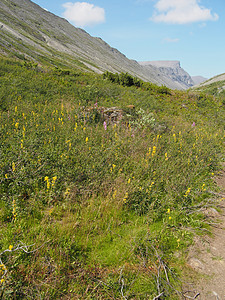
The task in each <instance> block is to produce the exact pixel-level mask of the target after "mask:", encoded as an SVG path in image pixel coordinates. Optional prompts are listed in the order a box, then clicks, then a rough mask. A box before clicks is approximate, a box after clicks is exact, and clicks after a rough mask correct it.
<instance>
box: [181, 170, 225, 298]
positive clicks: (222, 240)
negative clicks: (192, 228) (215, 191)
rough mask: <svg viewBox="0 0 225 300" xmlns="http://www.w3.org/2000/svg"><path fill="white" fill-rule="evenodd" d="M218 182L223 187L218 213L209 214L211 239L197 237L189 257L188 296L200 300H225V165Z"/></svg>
mask: <svg viewBox="0 0 225 300" xmlns="http://www.w3.org/2000/svg"><path fill="white" fill-rule="evenodd" d="M215 181H216V183H217V184H218V185H219V187H220V188H221V192H220V193H219V199H218V200H217V202H216V204H217V207H218V208H219V212H218V211H217V210H216V209H214V208H209V209H207V211H206V214H207V216H208V217H209V218H210V220H211V222H212V226H213V228H212V236H204V238H203V237H196V238H195V241H194V244H193V246H192V247H191V248H190V251H189V254H188V266H189V268H190V270H191V272H190V274H192V275H190V276H191V277H192V278H191V281H192V284H191V285H190V286H189V288H190V290H191V291H192V292H191V293H190V294H189V295H190V296H191V297H192V299H197V300H214V299H215V300H225V166H224V171H223V172H221V175H220V176H217V178H215ZM217 207H216V208H217ZM192 271H193V272H192ZM193 274H194V275H195V276H194V277H193ZM193 278H195V281H196V282H193ZM187 299H188V298H187Z"/></svg>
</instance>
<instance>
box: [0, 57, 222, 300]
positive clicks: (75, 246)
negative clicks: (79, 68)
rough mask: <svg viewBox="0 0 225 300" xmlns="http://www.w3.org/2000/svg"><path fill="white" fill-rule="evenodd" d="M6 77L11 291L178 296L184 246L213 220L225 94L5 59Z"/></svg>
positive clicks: (7, 293)
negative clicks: (111, 112)
mask: <svg viewBox="0 0 225 300" xmlns="http://www.w3.org/2000/svg"><path fill="white" fill-rule="evenodd" d="M1 82H2V84H1V90H0V93H1V113H0V121H1V127H0V128H1V131H0V134H1V150H0V151H1V153H0V154H1V155H0V166H1V168H0V181H1V186H0V195H1V199H0V203H1V213H0V220H1V241H0V249H1V250H0V252H1V257H0V258H1V260H2V264H1V269H0V270H1V272H2V273H1V274H2V278H1V287H2V297H3V298H7V299H27V298H31V299H36V298H38V297H39V298H41V299H61V298H62V299H120V298H124V299H125V298H126V299H147V298H154V297H155V296H157V295H158V294H160V293H163V296H164V297H165V298H166V297H167V298H168V297H170V298H169V299H178V298H179V297H180V295H181V294H179V293H181V292H182V289H181V286H180V284H179V281H178V280H177V276H179V274H180V272H181V268H182V266H183V265H184V262H183V256H182V255H181V254H180V255H176V257H175V256H174V253H175V252H176V253H182V251H184V250H185V249H186V247H187V246H188V245H189V244H190V243H191V240H192V234H191V232H192V231H196V232H201V230H202V228H204V227H205V226H206V225H205V223H204V216H203V215H202V214H201V213H199V209H197V208H200V207H202V206H203V205H204V204H205V203H206V202H207V201H209V199H210V198H211V197H212V191H215V190H216V186H215V183H214V181H213V176H214V173H215V172H218V171H219V168H220V167H219V162H220V161H221V160H222V159H223V155H224V152H223V143H224V120H223V115H224V107H223V105H222V104H221V103H220V101H217V99H216V98H213V97H207V96H205V98H204V101H203V100H202V98H200V96H198V95H197V94H192V95H191V94H188V93H186V92H178V91H171V92H170V93H167V94H165V93H160V92H159V93H156V92H155V91H154V93H151V91H149V90H148V91H146V90H142V89H141V88H137V87H122V86H119V85H116V84H113V83H110V82H108V81H107V80H104V79H103V78H102V77H101V76H98V75H96V76H95V75H91V74H82V73H79V72H76V71H72V70H66V71H63V70H48V69H44V68H40V67H38V66H37V65H32V64H30V65H27V64H24V63H20V62H15V61H12V60H6V59H2V60H1ZM131 104H132V105H135V107H136V109H134V110H133V109H130V108H128V107H127V105H131ZM110 106H117V107H118V108H120V109H121V111H122V115H123V117H122V119H121V120H120V121H119V122H117V123H111V122H110V121H109V120H104V117H103V116H102V114H101V111H102V110H103V109H104V108H105V107H110ZM21 243H23V244H22V245H26V246H29V245H31V247H29V248H26V249H27V250H28V251H24V249H25V248H24V247H22V248H21V247H20V246H19V249H17V245H18V244H19V245H21ZM26 249H25V250H26ZM5 250H9V251H5ZM177 257H179V258H177ZM177 293H178V294H177Z"/></svg>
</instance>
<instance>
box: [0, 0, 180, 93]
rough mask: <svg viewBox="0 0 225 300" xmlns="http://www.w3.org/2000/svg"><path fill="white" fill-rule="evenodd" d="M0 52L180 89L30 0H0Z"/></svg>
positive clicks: (169, 80)
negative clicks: (123, 73)
mask: <svg viewBox="0 0 225 300" xmlns="http://www.w3.org/2000/svg"><path fill="white" fill-rule="evenodd" d="M0 53H2V54H3V55H10V56H12V55H13V56H17V57H19V58H23V59H31V60H35V61H36V62H38V63H44V64H46V63H47V64H49V65H56V66H63V67H66V66H67V67H68V66H70V67H75V68H80V69H81V70H89V71H90V70H92V71H94V72H98V73H102V72H104V71H110V72H128V73H130V74H131V75H133V76H136V77H139V78H141V79H143V80H145V81H150V82H153V83H156V84H159V85H166V86H168V87H170V88H173V89H183V88H184V87H183V86H182V85H181V84H180V83H179V82H176V81H173V80H172V79H171V78H168V77H167V76H165V74H164V73H162V72H161V71H160V70H159V69H158V68H155V67H153V66H148V67H147V68H146V67H144V66H141V65H140V64H138V62H136V61H133V60H129V59H128V58H126V56H125V55H123V54H122V53H120V52H119V51H118V50H116V49H114V48H112V47H110V46H109V45H108V44H107V43H105V42H104V41H103V40H101V39H100V38H94V37H91V36H90V35H89V34H88V33H87V32H85V31H84V30H82V29H79V28H75V27H74V26H72V25H71V24H70V23H69V22H67V21H66V20H65V19H63V18H60V17H57V16H55V15H54V14H52V13H50V12H48V11H46V10H44V9H42V8H41V7H39V6H38V5H36V4H34V3H33V2H31V1H30V0H1V2H0Z"/></svg>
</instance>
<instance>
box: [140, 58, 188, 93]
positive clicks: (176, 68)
mask: <svg viewBox="0 0 225 300" xmlns="http://www.w3.org/2000/svg"><path fill="white" fill-rule="evenodd" d="M139 63H140V65H142V66H145V67H149V66H153V67H155V68H157V69H158V70H159V71H160V72H161V73H163V74H164V76H166V77H168V78H170V79H171V80H172V81H174V82H177V83H178V84H180V85H181V86H182V87H183V89H187V88H190V87H191V86H193V85H194V81H193V80H192V78H191V76H190V75H189V74H188V73H187V72H186V71H185V70H184V69H183V68H181V65H180V61H179V60H158V61H141V62H139Z"/></svg>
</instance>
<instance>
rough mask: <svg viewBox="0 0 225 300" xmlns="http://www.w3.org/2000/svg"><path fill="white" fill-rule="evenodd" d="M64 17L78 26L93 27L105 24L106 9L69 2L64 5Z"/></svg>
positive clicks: (88, 4) (84, 3)
mask: <svg viewBox="0 0 225 300" xmlns="http://www.w3.org/2000/svg"><path fill="white" fill-rule="evenodd" d="M63 7H64V8H65V11H64V13H63V16H64V17H65V18H66V19H67V20H68V21H71V22H73V23H74V24H75V25H76V26H79V27H85V26H93V25H96V24H99V23H103V22H105V10H104V8H101V7H98V6H95V5H94V4H90V3H87V2H75V3H72V2H67V3H64V4H63Z"/></svg>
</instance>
